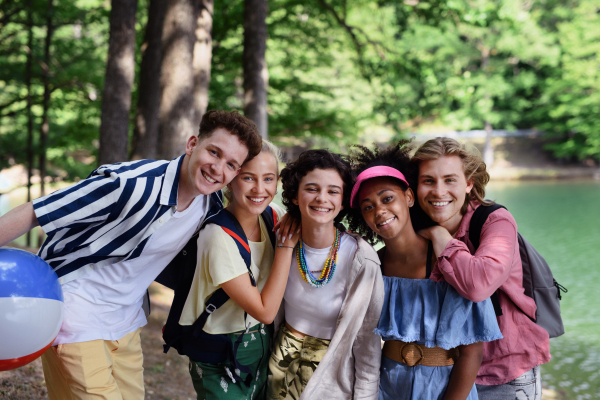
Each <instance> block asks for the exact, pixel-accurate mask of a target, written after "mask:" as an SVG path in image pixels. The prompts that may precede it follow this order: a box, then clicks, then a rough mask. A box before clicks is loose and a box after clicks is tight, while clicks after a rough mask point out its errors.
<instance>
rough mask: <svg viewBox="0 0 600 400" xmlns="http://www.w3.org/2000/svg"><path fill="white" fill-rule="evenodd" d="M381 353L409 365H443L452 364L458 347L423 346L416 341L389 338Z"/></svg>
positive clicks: (456, 355) (456, 356)
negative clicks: (406, 341)
mask: <svg viewBox="0 0 600 400" xmlns="http://www.w3.org/2000/svg"><path fill="white" fill-rule="evenodd" d="M383 355H384V356H386V357H387V358H389V359H392V360H394V361H396V362H400V363H403V364H406V365H408V366H409V367H414V366H415V365H425V366H427V367H445V366H448V365H454V361H455V360H456V359H457V358H458V349H457V348H453V349H450V350H444V349H442V348H441V347H425V346H424V345H422V344H417V343H405V342H401V341H399V340H389V341H387V342H385V344H384V345H383Z"/></svg>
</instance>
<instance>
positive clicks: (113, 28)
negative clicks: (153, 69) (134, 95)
mask: <svg viewBox="0 0 600 400" xmlns="http://www.w3.org/2000/svg"><path fill="white" fill-rule="evenodd" d="M136 9H137V0H112V2H111V10H110V38H109V41H108V59H107V61H106V78H105V80H104V90H103V91H102V117H101V120H100V152H99V160H98V161H99V164H110V163H115V162H121V161H125V160H127V143H128V132H129V110H130V108H131V87H132V85H133V78H134V72H135V13H136Z"/></svg>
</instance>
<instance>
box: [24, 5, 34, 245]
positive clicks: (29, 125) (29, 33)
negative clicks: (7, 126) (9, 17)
mask: <svg viewBox="0 0 600 400" xmlns="http://www.w3.org/2000/svg"><path fill="white" fill-rule="evenodd" d="M32 63H33V10H32V7H31V0H28V1H27V64H26V65H25V82H26V85H27V202H30V201H31V177H32V175H33V113H32V112H31V106H32V104H31V103H32V101H31V65H32ZM26 243H27V247H31V232H30V231H29V232H27V235H26Z"/></svg>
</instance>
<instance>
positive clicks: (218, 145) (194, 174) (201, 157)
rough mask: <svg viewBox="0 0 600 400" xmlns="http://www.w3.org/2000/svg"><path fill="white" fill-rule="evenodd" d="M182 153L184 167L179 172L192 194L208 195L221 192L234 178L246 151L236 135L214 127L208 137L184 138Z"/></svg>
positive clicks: (245, 155)
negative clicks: (185, 159) (183, 154)
mask: <svg viewBox="0 0 600 400" xmlns="http://www.w3.org/2000/svg"><path fill="white" fill-rule="evenodd" d="M185 154H186V155H187V156H189V162H188V164H187V168H186V169H185V170H184V171H182V173H183V174H185V176H182V179H185V181H186V182H188V183H189V185H190V187H191V189H192V191H193V192H194V195H195V196H197V195H198V194H210V193H213V192H216V191H217V190H221V189H223V188H224V187H225V185H227V184H228V183H229V182H231V180H232V179H233V178H234V177H235V176H236V175H237V173H238V171H239V169H240V167H241V165H242V164H243V163H244V160H245V159H246V157H247V156H248V148H247V147H246V146H245V145H244V144H243V143H242V142H240V140H239V139H238V137H237V136H235V135H232V134H231V133H229V131H227V130H225V129H223V128H218V129H216V130H215V131H214V132H213V133H212V135H211V136H209V137H207V138H205V139H202V140H199V139H198V137H196V136H192V137H190V138H189V139H188V142H187V145H186V148H185Z"/></svg>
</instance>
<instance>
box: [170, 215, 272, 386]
mask: <svg viewBox="0 0 600 400" xmlns="http://www.w3.org/2000/svg"><path fill="white" fill-rule="evenodd" d="M261 216H262V218H263V221H264V223H265V225H266V227H267V231H268V232H269V238H270V240H271V243H272V244H273V246H275V233H274V232H272V229H273V226H274V225H275V223H276V222H277V219H278V218H277V213H276V212H275V210H274V209H273V208H271V207H270V206H269V207H267V208H266V209H265V211H263V213H262V214H261ZM208 224H215V225H218V226H220V227H221V228H222V229H223V230H224V231H225V232H226V233H227V234H228V235H229V236H231V237H232V238H233V239H234V241H235V243H236V245H237V247H238V250H239V252H240V255H241V256H242V259H243V260H244V263H245V264H246V268H248V273H249V274H250V281H251V282H252V285H253V286H256V280H255V278H254V274H253V273H252V271H251V270H250V264H251V257H250V247H249V245H248V240H247V238H246V235H245V234H244V230H243V229H242V227H241V226H240V224H239V222H238V221H237V219H236V218H235V216H233V214H231V213H230V212H229V211H227V210H225V209H224V210H223V211H222V212H220V213H218V214H216V215H213V216H211V217H209V218H207V219H206V220H205V221H204V223H203V224H202V227H201V228H200V230H201V229H202V228H204V227H205V226H206V225H208ZM197 239H198V233H196V234H194V236H192V238H191V239H190V241H189V242H188V243H187V244H186V245H185V247H184V248H183V250H182V251H181V252H180V253H179V254H178V255H177V256H176V257H175V259H174V260H173V261H172V262H171V263H170V264H169V267H168V268H169V269H170V273H169V276H170V277H171V279H170V281H169V282H166V283H168V287H171V288H172V289H173V290H174V291H175V297H174V298H173V303H172V305H171V309H170V310H169V316H168V317H167V322H166V324H165V326H164V327H163V340H164V341H165V344H164V345H163V349H164V352H165V353H167V352H168V351H169V349H170V348H171V347H173V348H174V349H176V350H177V352H178V353H179V354H181V355H185V356H188V357H189V358H190V359H192V360H194V361H200V362H207V363H212V364H218V363H223V362H228V363H229V367H225V369H226V371H227V373H228V374H229V376H230V378H231V379H232V380H233V381H234V382H235V381H236V380H240V381H243V382H244V384H245V385H246V387H249V386H250V382H251V381H252V379H253V376H254V374H253V372H252V371H251V370H250V368H249V367H248V366H246V365H243V364H240V363H239V362H238V360H237V357H236V355H237V349H238V347H239V345H240V344H241V342H242V338H243V335H239V338H238V340H237V341H236V342H235V343H232V341H231V340H230V339H229V338H228V337H227V336H226V335H212V334H209V333H206V332H204V330H203V328H204V325H205V323H206V320H207V319H208V317H209V316H210V314H212V313H213V312H214V311H216V310H217V309H219V307H221V306H222V305H223V304H225V302H227V300H229V296H228V295H227V293H225V291H224V290H223V289H222V288H219V289H218V290H217V291H216V292H214V293H213V294H212V295H211V296H210V297H209V299H208V300H207V301H206V308H205V310H204V312H203V313H202V314H201V315H200V316H199V317H198V319H196V321H195V322H194V323H193V324H192V325H190V326H187V325H186V326H182V325H179V319H180V317H181V313H182V311H183V307H184V305H185V302H186V300H187V297H188V294H189V292H190V289H191V286H192V281H193V279H194V274H195V272H196V255H197V250H198V245H197ZM175 268H177V271H178V274H177V275H175V274H173V270H174V269H175ZM162 281H163V282H164V281H165V280H164V279H163V280H162ZM159 282H160V281H159ZM161 283H162V282H161ZM246 316H247V314H246V313H244V325H246V324H245V322H246ZM248 328H249V327H248ZM248 328H247V329H246V330H248ZM242 372H244V373H247V374H248V376H247V377H246V380H243V379H241V378H240V377H239V374H241V373H242Z"/></svg>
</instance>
